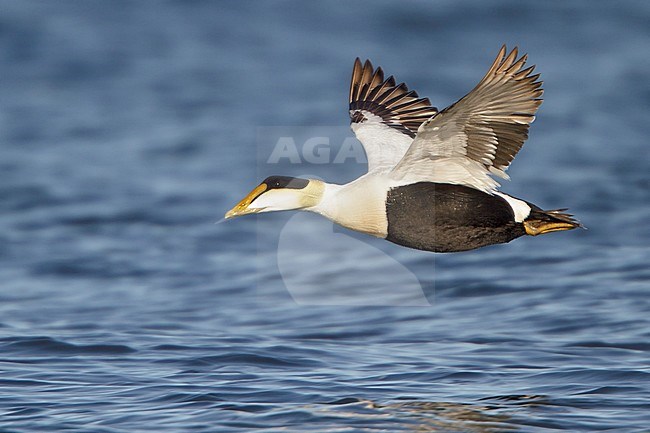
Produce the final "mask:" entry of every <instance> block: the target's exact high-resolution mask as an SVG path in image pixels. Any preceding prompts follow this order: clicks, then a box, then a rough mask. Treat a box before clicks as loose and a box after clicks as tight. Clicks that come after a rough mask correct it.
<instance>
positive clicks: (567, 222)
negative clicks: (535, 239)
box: [524, 203, 583, 236]
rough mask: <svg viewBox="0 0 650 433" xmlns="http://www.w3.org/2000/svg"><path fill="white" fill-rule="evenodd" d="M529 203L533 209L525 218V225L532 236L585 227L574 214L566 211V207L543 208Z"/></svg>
mask: <svg viewBox="0 0 650 433" xmlns="http://www.w3.org/2000/svg"><path fill="white" fill-rule="evenodd" d="M529 205H530V207H531V211H530V214H529V215H528V217H527V218H526V219H525V220H524V227H525V229H526V233H528V234H529V235H531V236H537V235H543V234H545V233H551V232H559V231H564V230H573V229H575V228H578V227H583V226H582V224H581V223H580V221H578V220H576V219H575V218H573V215H571V214H569V213H566V212H565V211H566V209H554V210H542V209H540V208H538V207H537V206H535V205H533V204H530V203H529Z"/></svg>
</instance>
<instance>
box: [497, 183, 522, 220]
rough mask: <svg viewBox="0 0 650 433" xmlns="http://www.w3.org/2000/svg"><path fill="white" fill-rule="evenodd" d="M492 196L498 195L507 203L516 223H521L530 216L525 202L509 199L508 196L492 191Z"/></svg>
mask: <svg viewBox="0 0 650 433" xmlns="http://www.w3.org/2000/svg"><path fill="white" fill-rule="evenodd" d="M494 195H498V196H499V197H501V198H503V199H504V200H505V201H507V202H508V204H509V205H510V207H511V208H512V211H513V212H514V214H515V221H516V222H518V223H520V222H523V221H524V220H525V219H526V218H528V215H530V206H528V204H527V203H526V202H525V201H523V200H519V199H517V198H514V197H510V196H509V195H508V194H504V193H502V192H498V191H494Z"/></svg>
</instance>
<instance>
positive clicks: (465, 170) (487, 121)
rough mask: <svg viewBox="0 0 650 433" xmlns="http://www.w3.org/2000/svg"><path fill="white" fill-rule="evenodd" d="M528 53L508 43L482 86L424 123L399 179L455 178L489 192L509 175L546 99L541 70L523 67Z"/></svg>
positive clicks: (402, 163)
mask: <svg viewBox="0 0 650 433" xmlns="http://www.w3.org/2000/svg"><path fill="white" fill-rule="evenodd" d="M525 63H526V55H523V56H522V57H520V58H519V59H517V48H516V47H515V48H514V49H513V50H512V51H511V52H510V54H508V55H506V47H505V45H504V46H503V47H501V50H500V51H499V54H498V55H497V58H496V59H495V61H494V63H493V64H492V66H491V67H490V69H489V70H488V72H487V74H485V76H484V77H483V79H482V80H481V81H480V82H479V83H478V85H477V86H476V87H475V88H474V89H473V90H472V91H471V92H469V93H468V94H467V95H466V96H465V97H463V98H462V99H461V100H460V101H458V102H456V103H455V104H452V105H450V106H449V107H447V108H445V109H444V110H442V111H441V112H440V113H439V114H437V115H436V116H434V117H432V118H431V119H429V120H427V121H426V122H424V123H423V124H422V125H421V126H420V128H419V129H418V133H417V136H416V137H415V140H414V141H413V143H412V144H411V146H410V147H409V149H408V151H407V152H406V154H405V155H404V158H403V159H402V160H401V161H400V162H399V164H397V166H396V167H395V168H394V170H393V172H392V175H393V176H394V177H396V178H399V179H406V178H408V179H412V180H419V181H426V180H428V181H435V182H446V183H457V184H464V185H468V186H472V187H475V188H478V189H482V190H485V191H493V190H494V189H495V188H496V187H497V186H498V184H497V183H496V181H494V179H492V178H491V177H490V176H489V175H490V174H494V175H497V176H499V177H502V178H504V179H507V178H508V175H507V174H506V173H505V171H506V169H507V168H508V166H509V165H510V163H511V162H512V160H513V159H514V157H515V155H517V152H519V149H521V147H522V146H523V144H524V141H525V140H526V139H527V138H528V128H529V125H530V123H532V122H533V120H535V113H536V112H537V109H538V108H539V106H540V104H541V103H542V100H541V99H540V97H541V96H542V93H543V90H542V89H541V85H542V82H541V81H538V79H539V74H537V75H531V72H532V71H533V68H534V66H531V67H528V68H526V69H524V65H525Z"/></svg>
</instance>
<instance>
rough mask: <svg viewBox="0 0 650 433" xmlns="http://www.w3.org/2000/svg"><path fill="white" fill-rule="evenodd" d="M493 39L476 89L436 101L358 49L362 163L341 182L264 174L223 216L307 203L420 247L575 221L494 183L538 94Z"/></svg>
mask: <svg viewBox="0 0 650 433" xmlns="http://www.w3.org/2000/svg"><path fill="white" fill-rule="evenodd" d="M526 59H527V56H526V55H523V56H521V57H519V58H518V51H517V48H516V47H515V48H514V49H513V50H512V51H511V52H510V53H509V54H507V51H506V47H505V45H504V46H503V47H501V50H500V51H499V54H498V55H497V57H496V59H495V60H494V63H492V66H490V68H489V69H488V71H487V73H486V74H485V76H484V77H483V79H481V81H479V83H478V84H477V85H476V87H474V89H473V90H472V91H471V92H469V93H468V94H467V95H465V96H464V97H463V98H461V99H460V100H459V101H458V102H456V103H454V104H452V105H450V106H449V107H447V108H445V109H444V110H442V111H438V109H437V108H435V107H433V106H431V103H430V102H429V99H428V98H420V97H419V96H418V94H417V93H416V92H415V91H413V90H409V89H408V88H407V86H406V85H405V84H404V83H400V84H396V82H395V79H394V78H393V77H392V76H390V77H388V78H387V79H384V73H383V71H382V69H381V68H377V69H374V68H373V66H372V64H371V63H370V61H369V60H366V61H365V62H364V63H363V64H362V63H361V61H360V59H359V58H357V59H356V61H355V62H354V68H353V70H352V80H351V83H350V119H351V128H352V130H353V131H354V133H355V135H356V137H357V139H358V140H359V141H360V142H361V144H362V145H363V147H364V150H365V152H366V155H367V158H368V172H367V173H366V174H364V175H363V176H361V177H359V178H358V179H356V180H354V181H352V182H350V183H347V184H344V185H338V184H331V183H326V182H323V181H321V180H317V179H301V178H294V177H287V176H271V177H268V178H267V179H265V180H264V181H263V182H262V183H261V184H260V185H259V186H257V187H256V188H255V189H253V190H252V191H251V192H250V193H249V194H248V195H247V196H246V197H244V199H243V200H241V201H240V202H239V203H238V204H237V205H235V207H233V208H232V209H231V210H229V211H228V212H227V213H226V215H225V217H226V219H228V218H233V217H237V216H241V215H246V214H254V213H261V212H271V211H282V210H294V209H295V210H303V211H309V212H315V213H318V214H320V215H323V216H324V217H326V218H328V219H330V220H332V221H333V222H335V223H337V224H340V225H342V226H343V227H346V228H348V229H351V230H355V231H358V232H362V233H366V234H369V235H372V236H377V237H380V238H384V239H386V240H388V241H390V242H393V243H396V244H399V245H402V246H405V247H409V248H415V249H419V250H425V251H434V252H457V251H466V250H472V249H475V248H480V247H484V246H486V245H492V244H500V243H506V242H510V241H511V240H513V239H515V238H518V237H520V236H523V235H530V236H537V235H541V234H545V233H550V232H555V231H562V230H571V229H574V228H576V227H581V224H580V223H579V222H578V221H576V220H575V219H573V218H572V215H570V214H568V213H565V212H564V211H565V210H566V209H557V210H542V209H540V208H539V207H537V206H535V205H534V204H532V203H530V202H527V201H525V200H521V199H518V198H515V197H512V196H509V195H507V194H505V193H503V192H500V191H498V190H497V188H498V187H499V184H498V183H497V181H496V180H495V179H494V178H493V176H496V177H500V178H503V179H508V178H509V177H508V175H507V174H506V169H507V168H508V167H509V166H510V163H511V162H512V160H513V159H514V157H515V155H516V154H517V152H518V151H519V149H521V147H522V145H523V144H524V141H525V140H526V138H528V128H529V125H530V124H531V123H532V122H533V120H534V119H535V113H536V112H537V109H538V108H539V106H540V104H541V103H542V99H541V98H540V97H541V96H542V93H543V90H542V88H541V85H542V82H541V81H539V74H535V75H531V73H532V71H533V68H534V66H530V67H526V68H524V67H525V64H526Z"/></svg>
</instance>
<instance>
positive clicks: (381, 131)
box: [350, 58, 438, 171]
mask: <svg viewBox="0 0 650 433" xmlns="http://www.w3.org/2000/svg"><path fill="white" fill-rule="evenodd" d="M437 112H438V110H437V109H436V108H434V107H432V106H431V103H430V102H429V100H428V99H427V98H419V97H418V94H417V93H416V92H415V91H413V90H411V91H409V90H408V88H407V87H406V84H404V83H400V84H397V85H396V84H395V79H394V78H393V77H392V76H390V77H388V78H387V79H386V80H384V72H383V71H382V70H381V68H377V69H373V66H372V63H370V61H369V60H366V61H365V63H364V64H363V65H362V64H361V60H359V58H357V59H356V60H355V62H354V68H353V70H352V80H351V82H350V119H351V127H352V130H353V131H354V133H355V135H356V137H357V138H358V139H359V141H360V142H361V144H362V145H363V148H364V149H365V151H366V155H367V157H368V171H370V170H375V169H377V168H381V169H386V170H389V169H392V168H393V167H394V166H395V165H396V164H397V163H398V162H399V161H400V159H402V157H403V156H404V154H405V153H406V151H407V150H408V148H409V146H410V144H411V142H412V141H413V137H415V134H416V131H417V129H418V127H419V126H420V125H421V124H422V122H424V121H425V120H427V119H429V118H430V117H431V116H433V115H434V114H436V113H437Z"/></svg>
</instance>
